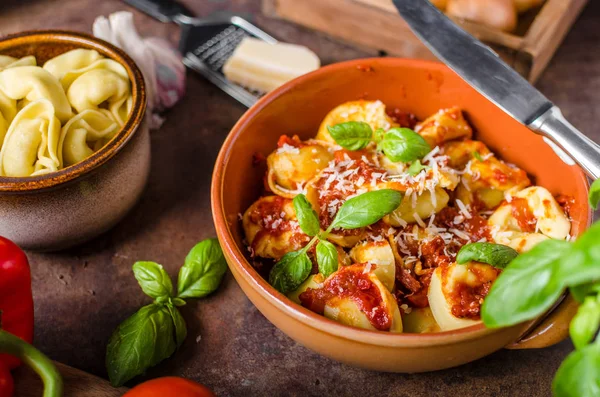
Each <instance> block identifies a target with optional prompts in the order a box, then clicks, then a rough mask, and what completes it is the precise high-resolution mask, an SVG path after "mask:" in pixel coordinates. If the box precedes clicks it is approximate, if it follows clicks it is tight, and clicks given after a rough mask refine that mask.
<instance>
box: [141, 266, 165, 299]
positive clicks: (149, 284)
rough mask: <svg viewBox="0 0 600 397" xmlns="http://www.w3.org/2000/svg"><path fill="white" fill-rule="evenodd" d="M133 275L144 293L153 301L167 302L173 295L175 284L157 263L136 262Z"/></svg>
mask: <svg viewBox="0 0 600 397" xmlns="http://www.w3.org/2000/svg"><path fill="white" fill-rule="evenodd" d="M133 274H134V275H135V278H136V279H137V281H138V283H139V284H140V287H142V291H144V293H145V294H146V295H148V296H149V297H151V298H153V299H159V298H160V299H159V300H166V299H167V298H169V297H171V296H172V295H173V283H172V282H171V279H170V278H169V275H168V274H167V272H166V271H165V269H164V268H163V267H162V266H161V265H159V264H158V263H155V262H136V263H134V264H133Z"/></svg>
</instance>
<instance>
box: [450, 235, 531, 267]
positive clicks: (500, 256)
mask: <svg viewBox="0 0 600 397" xmlns="http://www.w3.org/2000/svg"><path fill="white" fill-rule="evenodd" d="M517 256H519V253H518V252H517V251H515V250H514V249H512V248H510V247H507V246H506V245H502V244H493V243H484V242H479V243H470V244H466V245H463V246H462V247H461V249H460V250H459V251H458V255H456V263H458V264H459V265H462V264H465V263H467V262H470V261H476V262H482V263H487V264H488V265H491V266H494V267H497V268H498V269H504V268H505V267H506V266H507V265H508V264H509V263H510V262H511V261H512V260H513V259H515V258H516V257H517Z"/></svg>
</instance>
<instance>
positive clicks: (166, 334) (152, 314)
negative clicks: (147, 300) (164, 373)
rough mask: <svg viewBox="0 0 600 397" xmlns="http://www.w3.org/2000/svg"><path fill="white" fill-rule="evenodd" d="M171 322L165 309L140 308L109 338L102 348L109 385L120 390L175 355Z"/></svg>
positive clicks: (152, 306)
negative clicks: (105, 346) (126, 383)
mask: <svg viewBox="0 0 600 397" xmlns="http://www.w3.org/2000/svg"><path fill="white" fill-rule="evenodd" d="M176 347H177V344H176V342H175V333H174V327H173V319H172V318H171V314H170V313H169V309H168V308H167V307H166V306H165V305H161V304H156V303H154V304H151V305H148V306H144V307H142V308H141V309H140V310H138V311H137V313H135V314H134V315H133V316H131V317H129V318H128V319H127V320H125V321H124V322H123V323H121V325H119V326H118V327H117V329H116V330H115V332H114V333H113V334H112V336H111V338H110V341H109V342H108V346H107V348H106V369H107V371H108V377H109V378H110V383H111V384H112V385H113V386H115V387H118V386H122V385H123V384H124V383H125V382H127V381H128V380H130V379H131V378H133V377H135V376H137V375H140V374H142V373H143V372H144V371H145V370H146V369H147V368H150V367H153V366H155V365H156V364H158V363H159V362H161V361H162V360H164V359H166V358H167V357H169V356H171V355H172V354H173V352H174V351H175V349H176Z"/></svg>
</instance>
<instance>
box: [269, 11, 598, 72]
mask: <svg viewBox="0 0 600 397" xmlns="http://www.w3.org/2000/svg"><path fill="white" fill-rule="evenodd" d="M587 2H588V0H546V2H545V3H544V5H543V6H541V7H540V8H539V9H538V10H534V11H532V12H529V13H528V14H525V15H522V16H521V17H520V20H519V26H518V27H517V30H516V33H506V32H502V31H500V30H496V29H493V28H489V27H486V26H483V25H480V24H476V23H472V22H468V21H462V20H457V21H456V22H457V23H458V24H460V25H461V26H462V27H463V28H464V29H466V30H467V31H469V32H470V33H471V34H473V35H474V36H475V37H477V38H479V39H480V40H482V41H484V42H485V43H487V44H488V45H490V46H491V47H492V48H493V49H494V50H495V51H496V52H498V54H499V55H500V56H501V57H502V58H503V59H504V60H505V61H506V62H507V63H508V64H509V65H511V66H512V67H513V68H515V69H516V70H517V71H518V72H519V73H521V74H522V75H523V76H525V77H526V78H527V79H529V81H531V82H535V81H536V80H537V79H538V77H539V76H540V75H541V73H542V71H543V70H544V69H545V68H546V66H547V65H548V63H549V62H550V59H551V58H552V56H553V55H554V53H555V52H556V49H557V48H558V46H559V45H560V43H561V42H562V40H563V39H564V37H565V36H566V34H567V32H568V31H569V29H570V28H571V26H572V25H573V23H574V22H575V20H576V19H577V16H578V15H579V13H580V12H581V11H582V10H583V8H584V6H585V4H586V3H587ZM263 12H264V13H265V14H266V15H267V16H271V17H276V18H281V19H285V20H288V21H292V22H295V23H298V24H301V25H304V26H306V27H309V28H312V29H316V30H319V31H322V32H325V33H327V34H330V35H332V36H335V37H337V38H339V39H342V40H344V41H346V42H349V43H351V44H354V45H358V46H361V47H363V48H364V49H366V50H367V51H369V52H371V53H373V54H374V55H376V54H380V55H385V54H389V55H393V56H400V57H405V58H423V59H435V57H434V55H433V54H432V53H431V52H430V51H429V50H428V49H427V48H426V47H425V46H424V45H423V44H422V43H421V42H420V41H419V39H418V38H417V37H416V36H415V35H414V34H413V33H412V32H411V31H410V29H409V27H408V25H407V24H406V23H405V22H404V21H403V20H402V18H401V17H400V15H398V13H397V11H396V9H395V8H394V6H393V4H392V2H391V0H263Z"/></svg>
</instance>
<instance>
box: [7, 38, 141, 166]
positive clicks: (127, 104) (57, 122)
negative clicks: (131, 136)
mask: <svg viewBox="0 0 600 397" xmlns="http://www.w3.org/2000/svg"><path fill="white" fill-rule="evenodd" d="M36 65H37V62H36V59H35V57H33V56H26V57H23V58H20V59H17V58H13V57H9V56H5V55H0V176H10V177H26V176H36V175H41V174H45V173H49V172H54V171H58V170H60V169H61V168H63V167H68V166H70V165H73V164H76V163H78V162H80V161H82V160H84V159H86V158H87V157H89V156H91V155H92V154H93V153H94V152H96V151H98V150H100V148H102V147H103V146H104V145H105V144H106V143H107V142H108V141H109V140H110V139H112V137H114V136H115V134H116V133H117V131H118V130H119V128H120V127H121V126H123V125H124V124H125V122H126V120H127V118H128V116H129V113H130V111H131V107H132V95H131V84H130V81H129V77H128V74H127V70H126V69H125V67H123V65H121V64H119V63H118V62H116V61H113V60H111V59H107V58H105V57H103V56H102V55H101V54H99V53H98V52H97V51H94V50H86V49H75V50H72V51H69V52H67V53H64V54H62V55H59V56H57V57H54V58H52V59H50V60H49V61H47V62H46V63H45V64H44V65H43V67H39V66H36Z"/></svg>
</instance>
